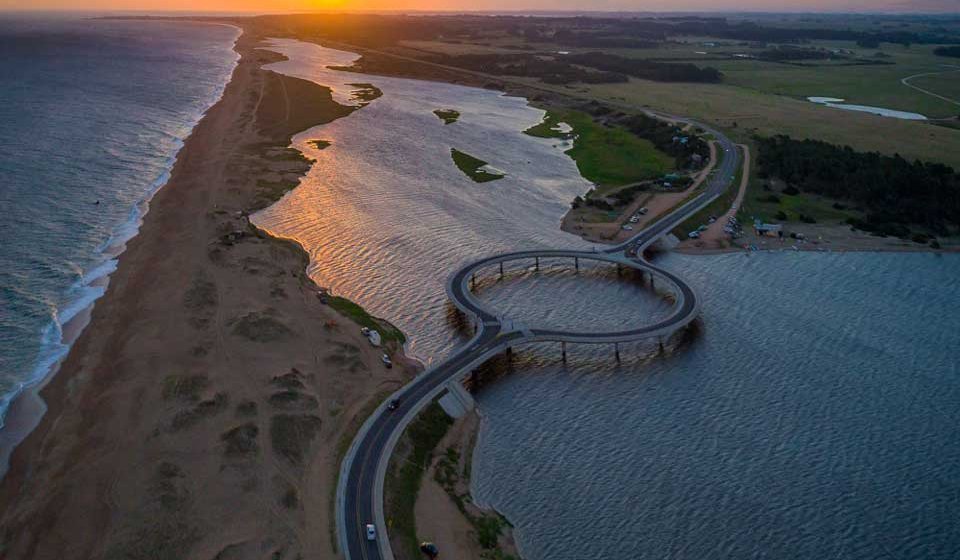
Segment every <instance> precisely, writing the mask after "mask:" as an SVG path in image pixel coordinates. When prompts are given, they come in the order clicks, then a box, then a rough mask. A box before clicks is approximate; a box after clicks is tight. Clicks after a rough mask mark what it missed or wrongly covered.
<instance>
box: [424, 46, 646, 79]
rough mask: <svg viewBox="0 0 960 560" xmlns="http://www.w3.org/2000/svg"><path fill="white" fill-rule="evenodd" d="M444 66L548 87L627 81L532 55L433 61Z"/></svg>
mask: <svg viewBox="0 0 960 560" xmlns="http://www.w3.org/2000/svg"><path fill="white" fill-rule="evenodd" d="M434 59H435V60H436V61H437V62H439V63H441V64H446V65H448V66H456V67H458V68H465V69H467V70H473V71H475V72H484V73H486V74H494V75H497V76H528V77H533V78H540V80H541V81H543V82H544V83H548V84H569V83H574V82H581V83H585V84H612V83H622V82H626V81H627V79H628V78H627V76H625V75H623V74H620V73H616V72H603V71H590V70H586V69H584V68H581V67H578V66H574V65H573V64H570V63H569V62H566V61H565V60H556V59H554V60H548V59H545V58H543V57H538V56H536V55H533V54H525V53H524V54H520V53H518V54H463V55H456V56H441V57H435V58H434Z"/></svg>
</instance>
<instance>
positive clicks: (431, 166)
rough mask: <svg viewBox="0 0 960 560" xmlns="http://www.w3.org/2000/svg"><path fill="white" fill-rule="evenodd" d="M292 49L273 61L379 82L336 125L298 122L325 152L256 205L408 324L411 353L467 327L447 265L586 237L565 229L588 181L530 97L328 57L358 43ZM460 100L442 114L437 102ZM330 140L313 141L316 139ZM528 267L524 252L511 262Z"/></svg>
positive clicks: (340, 286)
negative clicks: (478, 176)
mask: <svg viewBox="0 0 960 560" xmlns="http://www.w3.org/2000/svg"><path fill="white" fill-rule="evenodd" d="M273 48H274V50H277V51H278V52H282V53H283V54H285V55H286V56H288V57H289V58H290V59H291V60H289V61H286V62H281V63H276V64H273V65H271V66H270V68H271V69H274V70H277V71H280V72H283V73H285V74H290V75H293V76H297V77H301V78H305V79H310V80H313V81H315V82H317V83H320V84H323V85H327V86H330V87H332V88H333V90H334V92H335V95H336V98H337V99H338V100H340V101H341V102H347V101H348V100H349V98H350V92H351V90H352V89H354V88H353V87H352V86H350V85H349V84H351V83H358V82H359V83H372V84H373V85H375V86H376V87H378V88H380V89H381V90H382V91H383V93H384V95H383V97H381V98H380V99H377V100H375V101H374V102H373V103H371V104H370V105H369V106H367V107H365V108H363V109H361V110H359V111H357V112H355V113H353V114H352V115H350V116H349V117H346V118H342V119H339V120H337V121H334V122H332V123H330V124H327V125H323V126H319V127H316V128H313V129H311V130H309V131H306V132H305V133H303V134H300V135H297V137H296V138H294V145H295V146H297V148H298V149H300V150H302V151H303V152H304V153H306V154H307V155H308V156H310V157H312V158H316V159H317V163H316V164H315V165H314V167H313V169H312V170H311V171H310V172H309V173H308V175H307V176H306V178H305V179H304V180H303V182H302V184H301V185H300V186H299V187H297V188H296V189H295V190H294V191H293V192H291V193H290V194H289V195H287V196H286V197H285V198H284V199H283V200H281V201H280V202H278V203H277V204H275V205H273V206H271V207H270V208H268V209H267V210H265V211H263V212H261V213H259V214H257V215H256V216H255V217H254V222H255V223H256V224H257V225H259V226H261V227H264V228H265V229H267V230H268V231H270V232H272V233H274V234H276V235H280V236H285V237H290V238H294V239H296V240H297V241H299V242H300V243H301V244H302V245H303V246H304V247H305V248H306V250H307V252H308V253H310V256H311V260H312V264H311V267H310V271H309V272H310V275H311V276H312V277H313V278H314V279H315V280H317V282H318V283H319V284H320V285H323V286H327V287H330V288H332V289H333V290H334V292H336V293H338V294H341V295H344V296H346V297H349V298H351V299H354V300H356V301H357V302H359V303H360V304H361V305H363V306H365V307H366V308H367V309H368V310H369V311H370V312H372V313H374V314H375V315H377V316H381V317H384V318H388V319H389V320H390V321H392V322H394V323H396V324H397V325H398V326H399V327H400V328H401V329H403V330H404V331H405V332H407V333H408V334H409V335H410V350H411V352H412V353H413V354H414V355H415V356H417V357H419V358H421V359H423V360H424V361H428V362H429V361H431V360H433V359H435V358H437V357H439V356H442V355H443V354H444V353H445V352H447V351H449V350H450V349H451V348H453V347H454V345H455V344H456V343H457V342H458V341H459V340H460V336H459V334H458V333H457V332H456V331H454V330H453V329H451V328H450V327H449V326H448V325H449V321H448V316H449V313H450V306H449V304H448V302H447V297H446V294H445V292H444V283H445V281H446V279H447V275H448V274H450V273H451V272H453V270H454V269H455V268H456V267H457V266H459V265H461V264H463V263H464V262H467V261H468V260H472V259H475V258H477V257H479V256H482V255H489V254H493V253H498V252H501V251H505V250H511V249H520V248H537V247H572V246H580V247H582V246H587V245H588V244H586V243H584V242H582V241H581V240H580V239H579V238H577V237H575V236H571V235H568V234H565V233H563V232H561V231H560V230H559V224H560V219H561V218H562V217H563V214H564V212H565V211H566V208H568V207H569V204H570V201H572V200H573V198H574V197H576V196H577V195H579V194H583V193H584V192H586V191H587V190H588V189H589V188H590V184H589V183H588V182H587V181H586V180H584V179H583V178H581V177H580V175H579V173H578V172H577V168H576V165H575V164H574V163H573V162H572V161H571V160H570V159H569V158H568V157H567V156H566V155H564V154H563V150H562V148H561V147H560V146H559V144H557V143H556V142H553V141H550V140H545V139H542V138H534V137H532V136H528V135H525V134H523V133H522V131H523V130H525V129H527V128H529V127H531V126H533V125H536V124H538V123H539V122H541V121H542V120H543V115H544V113H543V111H540V110H538V109H534V108H531V107H529V106H528V105H527V102H526V100H525V99H522V98H518V97H505V96H503V94H501V93H499V92H495V91H488V90H483V89H477V88H467V87H462V86H455V85H448V84H439V83H430V82H423V81H417V80H404V79H397V78H383V77H377V76H366V75H362V74H353V73H347V72H337V71H332V70H329V69H327V68H326V66H328V65H345V64H349V63H350V62H351V61H352V60H354V59H356V56H355V55H352V54H349V53H343V52H342V51H334V50H332V49H325V48H323V47H320V46H317V45H310V44H304V43H298V42H296V41H289V40H285V41H275V43H274V47H273ZM436 109H456V110H457V111H459V112H460V114H461V116H460V119H459V120H458V121H457V122H456V123H454V124H450V125H445V124H444V123H443V122H442V121H441V120H440V119H439V118H437V116H436V115H434V114H433V111H434V110H436ZM314 139H322V140H329V141H330V142H331V145H330V147H328V148H326V149H324V150H317V149H316V148H315V147H313V146H312V145H310V144H309V141H310V140H314ZM451 148H456V149H459V150H461V151H464V152H466V153H468V154H470V155H473V156H475V157H478V158H480V159H483V160H484V161H487V162H489V163H490V165H492V166H493V167H496V168H497V169H499V170H502V171H503V172H505V173H506V174H507V175H506V177H505V178H503V179H501V180H498V181H494V182H490V183H482V184H481V183H474V182H473V181H472V180H470V179H469V178H468V177H466V176H465V175H464V174H463V173H462V172H461V171H460V170H459V169H457V167H456V166H455V165H454V163H453V160H452V158H451V156H450V150H451ZM514 266H522V265H514Z"/></svg>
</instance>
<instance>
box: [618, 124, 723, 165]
mask: <svg viewBox="0 0 960 560" xmlns="http://www.w3.org/2000/svg"><path fill="white" fill-rule="evenodd" d="M621 124H622V125H623V126H625V127H626V128H627V130H629V131H630V132H631V133H633V134H634V135H635V136H637V137H638V138H644V139H646V140H649V141H650V142H651V143H652V144H653V146H654V147H655V148H657V149H658V150H660V151H661V152H663V153H665V154H667V155H670V156H673V157H674V158H675V160H676V167H677V169H686V168H688V167H691V166H692V164H693V156H694V154H697V155H699V156H700V157H701V158H704V159H706V158H707V157H709V155H710V146H708V145H707V143H706V142H705V141H704V140H703V138H701V137H700V136H696V135H692V134H686V133H683V132H680V131H679V129H677V127H676V126H674V125H672V124H670V123H667V122H664V121H662V120H660V119H655V118H653V117H648V116H647V115H631V116H629V117H627V118H625V119H623V121H622V123H621ZM681 137H686V139H687V141H686V142H685V143H684V142H681V141H679V139H680V138H681Z"/></svg>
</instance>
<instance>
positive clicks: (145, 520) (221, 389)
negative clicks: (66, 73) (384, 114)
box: [0, 32, 418, 560]
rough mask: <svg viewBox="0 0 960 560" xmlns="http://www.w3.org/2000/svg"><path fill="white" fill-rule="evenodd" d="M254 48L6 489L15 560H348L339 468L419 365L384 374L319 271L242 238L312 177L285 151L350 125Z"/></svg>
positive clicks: (188, 146) (72, 358) (3, 545)
mask: <svg viewBox="0 0 960 560" xmlns="http://www.w3.org/2000/svg"><path fill="white" fill-rule="evenodd" d="M259 40H260V37H259V36H257V35H256V34H251V33H249V32H248V33H245V34H243V35H242V36H241V37H240V38H239V39H238V42H237V44H236V47H235V48H236V50H237V52H238V53H239V54H240V56H241V58H240V60H239V62H238V64H237V67H236V69H235V71H234V73H233V76H232V79H231V81H230V83H229V84H228V86H227V87H226V90H225V92H224V94H223V97H222V98H221V99H220V101H219V102H218V103H217V104H216V105H215V106H213V107H212V108H211V109H210V110H209V111H208V112H207V114H206V115H205V116H204V118H203V119H202V121H201V122H200V123H199V124H198V125H197V127H196V128H195V129H194V130H193V132H192V134H191V136H190V137H189V139H188V140H187V141H186V143H185V146H184V147H183V149H182V150H181V152H180V153H179V156H178V158H177V161H176V164H175V166H174V168H173V170H172V173H171V178H170V180H169V182H168V183H167V184H166V186H164V187H163V188H162V189H161V190H160V191H159V192H158V194H157V195H156V196H155V197H154V198H153V200H152V201H151V203H150V211H149V213H148V214H147V215H146V217H145V219H144V223H143V226H142V228H141V230H140V233H139V235H138V236H137V237H136V238H135V239H133V240H132V241H131V242H130V243H129V245H128V248H127V250H126V252H124V253H123V255H122V256H121V257H120V262H119V267H118V269H117V271H116V272H115V273H114V274H113V275H112V276H111V278H110V284H109V288H108V290H107V292H106V295H105V296H104V297H103V298H102V299H101V300H99V301H98V302H97V304H96V306H95V308H94V309H93V311H92V315H91V317H90V322H89V325H88V326H87V327H86V328H85V329H84V331H83V333H82V334H81V335H80V337H79V339H78V340H77V341H76V343H75V344H74V346H73V348H72V350H71V352H70V354H69V356H68V357H67V358H66V360H65V361H64V363H63V364H62V365H61V366H60V368H59V371H58V372H57V373H56V375H54V376H53V377H52V379H50V380H49V382H48V384H47V385H46V387H45V388H44V389H43V390H42V393H41V394H42V397H43V399H44V400H45V401H46V403H47V406H48V410H47V412H46V414H45V415H44V416H43V418H42V420H41V421H40V424H39V427H38V428H37V429H36V430H34V431H33V432H32V434H31V435H30V436H29V437H27V439H26V440H25V441H24V442H23V443H22V444H21V445H19V446H18V447H17V448H16V450H15V452H14V453H13V455H12V459H11V465H10V470H9V472H8V473H7V475H6V476H5V478H4V480H3V482H2V486H0V504H3V510H2V513H0V527H2V528H3V529H2V532H0V556H2V557H5V558H23V559H26V558H60V559H64V560H66V559H71V558H76V559H81V558H147V557H149V558H170V559H174V558H176V559H183V558H260V557H263V556H264V555H266V556H269V557H271V558H297V557H313V558H317V557H329V555H330V551H331V550H335V548H336V543H335V537H334V533H333V522H332V515H333V509H332V504H331V502H332V500H333V493H332V488H334V487H335V484H336V482H335V481H336V476H337V468H338V465H339V462H340V456H341V455H342V453H343V452H344V451H345V447H346V445H348V444H349V441H350V439H351V438H352V434H353V432H354V431H355V430H356V429H357V428H358V426H359V423H360V422H362V419H363V417H364V416H365V414H367V413H369V411H370V410H371V409H372V407H373V406H375V405H376V404H377V403H378V402H379V401H378V398H382V396H383V395H384V394H387V393H388V392H390V391H392V390H395V389H396V388H397V387H399V386H400V385H401V384H402V383H403V382H404V381H405V380H406V379H408V378H410V377H411V376H412V375H413V374H414V372H415V371H416V370H417V367H418V366H417V364H414V363H410V362H408V361H406V360H404V359H403V358H402V356H400V355H399V353H400V348H399V346H398V345H397V343H396V342H391V343H390V345H389V348H388V351H390V352H391V353H393V354H394V361H395V362H396V363H397V364H398V367H395V368H393V369H386V368H385V367H384V365H383V364H382V362H381V360H380V355H381V353H382V351H383V350H382V349H377V348H373V347H371V345H370V344H369V342H368V341H367V340H366V339H365V338H364V337H363V336H361V334H360V332H359V327H358V326H357V325H356V324H355V323H354V322H353V321H351V319H349V318H347V317H346V316H344V315H341V314H340V313H338V312H337V311H336V310H334V309H333V308H332V306H327V305H324V303H323V302H321V300H320V298H319V297H318V296H317V292H318V287H317V286H316V285H314V283H313V282H312V281H311V280H310V279H309V278H308V277H307V276H306V273H305V270H306V266H307V256H306V254H305V253H304V252H303V251H302V250H301V249H300V248H299V247H298V246H296V245H295V244H293V243H291V242H288V241H285V240H278V239H273V238H271V237H268V236H266V235H265V234H263V233H262V232H260V231H258V230H257V229H256V228H254V227H253V226H251V225H250V224H249V222H248V219H247V217H248V215H249V214H250V213H251V212H254V211H256V210H258V209H260V208H263V207H265V206H267V205H269V204H271V203H272V202H274V201H275V200H277V199H278V198H279V197H281V196H282V195H283V194H284V193H285V192H286V191H287V190H289V189H290V188H292V187H293V186H295V185H296V184H297V182H298V180H299V177H300V176H301V175H302V174H303V173H305V172H306V170H307V169H308V168H309V167H310V162H309V161H308V160H305V159H304V158H303V157H302V156H301V154H300V153H299V152H297V151H295V150H292V149H288V146H289V143H290V138H291V136H292V135H293V134H295V133H297V132H300V131H303V130H305V129H308V128H310V127H312V126H315V125H318V124H322V123H326V122H330V121H332V120H334V119H337V118H340V117H343V116H346V115H348V114H350V112H351V111H353V110H354V108H353V107H347V106H343V105H340V104H338V103H336V102H335V101H334V100H333V99H332V97H331V94H330V91H329V90H328V89H327V88H324V87H321V86H318V85H316V84H313V83H310V82H306V81H303V80H298V79H294V78H289V77H285V76H281V75H279V74H276V73H273V72H270V71H266V70H263V68H262V67H263V66H264V65H265V64H268V63H271V62H275V61H277V60H278V59H279V55H276V54H272V53H269V52H267V51H264V50H259V49H257V46H258V43H259ZM331 303H332V301H331ZM359 313H361V314H362V310H361V311H359ZM354 314H356V313H354ZM364 320H366V321H374V322H377V320H376V319H373V318H369V317H365V318H364ZM381 324H382V326H383V328H384V330H387V329H390V328H391V327H390V326H389V325H388V324H386V323H381Z"/></svg>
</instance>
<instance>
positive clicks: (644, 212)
mask: <svg viewBox="0 0 960 560" xmlns="http://www.w3.org/2000/svg"><path fill="white" fill-rule="evenodd" d="M649 211H650V209H649V208H646V207H644V208H641V209H639V210H637V212H638V213H639V214H640V215H641V216H646V215H647V212H649Z"/></svg>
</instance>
